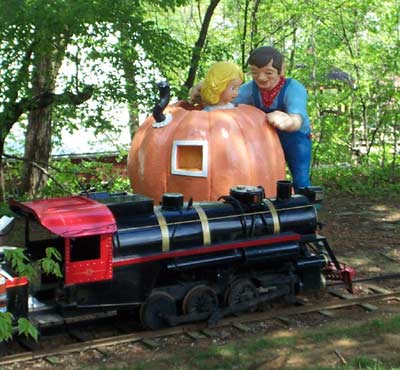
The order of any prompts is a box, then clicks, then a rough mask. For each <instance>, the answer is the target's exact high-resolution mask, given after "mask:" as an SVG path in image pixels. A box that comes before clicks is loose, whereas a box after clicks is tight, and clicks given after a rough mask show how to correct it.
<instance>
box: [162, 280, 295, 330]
mask: <svg viewBox="0 0 400 370" xmlns="http://www.w3.org/2000/svg"><path fill="white" fill-rule="evenodd" d="M289 293H290V288H289V287H287V286H286V287H285V288H282V289H281V290H280V291H279V292H274V293H268V294H263V295H261V296H260V297H258V298H254V299H251V300H248V301H247V302H243V303H239V304H235V305H233V306H230V307H225V308H218V309H216V310H215V311H214V312H211V313H210V312H204V313H192V314H187V315H180V316H177V315H174V316H172V315H165V316H164V320H165V321H166V322H167V323H168V325H171V326H177V325H181V324H188V323H193V322H196V321H203V320H208V321H207V324H208V326H214V325H216V324H217V323H218V321H219V320H221V319H223V318H224V317H226V316H228V315H233V314H236V313H240V312H243V311H247V310H251V309H253V308H256V307H257V306H258V305H259V304H261V303H266V302H268V301H271V300H274V299H277V298H280V297H282V296H285V295H287V294H289Z"/></svg>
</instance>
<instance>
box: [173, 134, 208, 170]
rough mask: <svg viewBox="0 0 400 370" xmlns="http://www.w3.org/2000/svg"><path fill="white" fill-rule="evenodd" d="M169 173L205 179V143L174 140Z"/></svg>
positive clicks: (206, 167) (206, 154)
mask: <svg viewBox="0 0 400 370" xmlns="http://www.w3.org/2000/svg"><path fill="white" fill-rule="evenodd" d="M171 172H172V174H174V175H185V176H195V177H207V175H208V143H207V141H202V140H175V141H174V142H173V145H172V156H171Z"/></svg>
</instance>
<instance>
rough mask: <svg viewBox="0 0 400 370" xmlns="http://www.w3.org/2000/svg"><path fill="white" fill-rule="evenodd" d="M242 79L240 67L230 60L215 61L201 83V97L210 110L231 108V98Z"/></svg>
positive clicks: (237, 91) (235, 95)
mask: <svg viewBox="0 0 400 370" xmlns="http://www.w3.org/2000/svg"><path fill="white" fill-rule="evenodd" d="M243 81H244V74H243V71H242V70H241V68H240V67H239V66H238V65H236V64H235V63H232V62H217V63H215V64H213V65H212V66H211V68H210V69H209V71H208V72H207V74H206V77H205V78H204V81H203V83H202V85H201V99H202V102H203V104H205V107H204V108H203V110H205V111H207V112H210V111H212V110H216V109H231V108H234V107H235V105H234V104H233V103H232V100H233V99H235V98H236V97H237V96H238V93H239V87H240V85H241V84H242V83H243Z"/></svg>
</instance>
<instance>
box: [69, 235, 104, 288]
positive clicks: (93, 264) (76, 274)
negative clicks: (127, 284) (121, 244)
mask: <svg viewBox="0 0 400 370" xmlns="http://www.w3.org/2000/svg"><path fill="white" fill-rule="evenodd" d="M64 273H65V285H71V284H81V283H88V282H95V281H103V280H110V279H112V234H101V235H89V236H82V237H76V238H75V237H74V238H66V239H65V272H64Z"/></svg>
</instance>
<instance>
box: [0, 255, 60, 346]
mask: <svg viewBox="0 0 400 370" xmlns="http://www.w3.org/2000/svg"><path fill="white" fill-rule="evenodd" d="M4 255H5V258H6V260H7V261H8V262H9V263H10V265H11V267H12V268H13V270H14V271H15V272H16V273H17V274H18V275H19V276H26V277H27V278H28V279H29V280H30V281H31V282H34V281H37V280H38V278H39V276H40V274H41V273H45V274H53V275H55V276H56V277H58V278H61V277H62V273H61V269H60V265H59V263H58V262H59V261H61V255H60V253H59V252H58V251H57V250H56V249H55V248H51V247H49V248H46V256H45V257H43V258H41V259H40V260H39V261H37V263H36V264H31V263H30V262H29V258H28V257H26V255H25V254H24V250H23V249H22V248H16V249H14V250H6V251H4ZM17 329H18V333H19V334H24V335H26V336H27V337H28V336H29V337H32V338H33V339H35V340H37V338H38V330H37V329H36V328H35V327H34V326H33V325H32V323H31V322H30V321H29V320H27V319H25V318H20V319H18V322H17ZM12 330H13V316H12V315H11V314H10V313H9V312H6V313H0V341H2V340H8V339H10V338H11V337H12Z"/></svg>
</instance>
